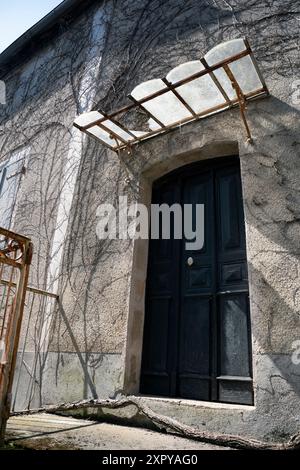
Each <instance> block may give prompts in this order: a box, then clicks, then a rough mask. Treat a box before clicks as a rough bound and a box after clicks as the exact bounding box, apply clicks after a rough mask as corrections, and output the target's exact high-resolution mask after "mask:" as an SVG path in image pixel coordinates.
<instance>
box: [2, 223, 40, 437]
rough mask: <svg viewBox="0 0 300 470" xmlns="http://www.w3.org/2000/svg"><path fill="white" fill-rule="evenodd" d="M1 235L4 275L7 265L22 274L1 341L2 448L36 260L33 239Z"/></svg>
mask: <svg viewBox="0 0 300 470" xmlns="http://www.w3.org/2000/svg"><path fill="white" fill-rule="evenodd" d="M0 236H2V237H4V243H5V248H4V249H3V248H2V249H0V268H1V272H2V268H3V265H5V266H11V267H12V268H17V269H18V272H19V276H18V280H17V283H16V284H15V283H14V282H12V281H13V279H11V281H8V284H9V286H11V287H15V288H16V292H15V294H14V297H13V302H12V305H11V306H10V307H8V308H9V309H10V311H8V312H5V314H7V315H9V317H8V318H9V321H8V328H7V332H6V333H5V334H4V337H3V338H0V339H2V340H4V345H5V349H4V357H5V360H4V362H3V363H2V364H0V445H2V444H3V443H4V436H5V430H6V423H7V420H8V418H9V415H10V407H11V392H12V385H13V378H14V372H15V366H16V359H17V352H18V345H19V339H20V331H21V325H22V319H23V312H24V305H25V296H26V290H27V284H28V277H29V270H30V264H31V261H32V253H33V244H32V242H31V240H30V239H29V238H27V237H24V236H22V235H19V234H17V233H14V232H11V231H10V230H6V229H4V228H1V227H0ZM2 237H1V238H2ZM19 253H20V254H19ZM18 254H19V255H18ZM6 308H7V306H6Z"/></svg>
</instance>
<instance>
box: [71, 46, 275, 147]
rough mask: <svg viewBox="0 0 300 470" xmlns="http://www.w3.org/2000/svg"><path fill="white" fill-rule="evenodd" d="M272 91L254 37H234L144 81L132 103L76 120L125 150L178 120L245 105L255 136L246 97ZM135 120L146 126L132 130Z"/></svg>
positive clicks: (178, 123)
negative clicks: (251, 41) (252, 41)
mask: <svg viewBox="0 0 300 470" xmlns="http://www.w3.org/2000/svg"><path fill="white" fill-rule="evenodd" d="M266 95H268V89H267V86H266V84H265V82H264V79H263V77H262V74H261V73H260V71H259V68H258V65H257V63H256V60H255V58H254V56H253V52H252V50H251V47H250V45H249V43H248V41H247V40H246V39H233V40H232V41H227V42H224V43H222V44H219V45H218V46H216V47H214V48H213V49H211V50H210V51H209V52H208V53H207V54H206V55H205V56H204V57H203V58H201V59H199V60H194V61H191V62H186V63H184V64H181V65H179V66H177V67H175V68H174V69H172V70H171V71H170V72H169V73H168V75H167V76H166V77H165V78H155V79H153V80H149V81H146V82H144V83H141V84H140V85H138V86H137V87H135V88H134V90H132V92H131V94H130V95H129V96H128V98H129V99H130V100H131V101H132V103H130V104H129V105H128V106H125V107H123V108H121V109H119V110H118V111H114V112H112V113H109V114H106V113H104V112H103V111H91V112H89V113H85V114H82V115H80V116H79V117H78V118H77V119H76V120H75V122H74V126H75V127H77V128H79V129H80V130H81V131H82V132H85V133H86V134H88V135H91V136H92V137H94V138H96V139H97V140H99V141H101V142H102V143H103V144H104V145H106V146H107V147H109V148H110V149H112V150H115V151H119V150H122V149H126V148H128V147H130V146H132V145H133V144H136V143H139V142H141V141H143V140H145V139H147V138H149V137H152V136H154V135H158V134H162V133H165V132H167V131H169V130H171V129H173V128H175V127H177V126H181V125H183V124H186V123H188V122H191V121H194V120H197V119H201V118H205V117H206V116H209V115H211V114H214V113H217V112H220V111H223V110H225V109H228V108H231V107H234V106H239V108H240V112H241V117H242V120H243V122H244V125H245V127H246V131H247V137H248V139H249V140H250V139H251V133H250V129H249V126H248V123H247V120H246V116H245V106H246V102H248V101H250V100H253V99H254V98H258V97H261V96H266ZM133 112H135V117H134V118H132V113H133ZM141 116H143V117H144V119H143V121H144V122H143V125H142V123H141V121H142V119H141ZM134 120H135V121H136V122H137V126H138V127H142V129H141V130H132V128H131V127H132V121H134ZM134 125H136V123H135V122H134Z"/></svg>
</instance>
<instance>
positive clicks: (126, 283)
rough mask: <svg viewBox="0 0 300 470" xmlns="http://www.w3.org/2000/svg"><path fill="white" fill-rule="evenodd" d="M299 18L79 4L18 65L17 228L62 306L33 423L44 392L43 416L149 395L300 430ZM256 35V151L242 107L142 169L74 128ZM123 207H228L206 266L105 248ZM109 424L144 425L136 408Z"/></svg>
mask: <svg viewBox="0 0 300 470" xmlns="http://www.w3.org/2000/svg"><path fill="white" fill-rule="evenodd" d="M83 4H84V5H83ZM298 13H299V12H297V2H295V1H293V0H291V1H288V0H285V1H284V2H279V1H278V2H277V1H274V2H272V3H270V2H267V1H263V2H256V1H254V2H250V3H249V2H246V1H242V2H238V3H237V2H223V1H221V0H220V1H219V0H216V1H210V0H207V1H197V0H187V1H184V2H183V1H180V0H166V1H161V0H155V1H152V2H149V1H146V0H139V1H132V0H124V1H121V2H118V1H113V0H111V1H110V0H108V1H100V0H99V1H88V2H80V1H75V0H73V1H69V0H67V1H65V2H63V3H62V4H61V5H60V6H59V7H58V8H57V9H56V10H54V11H53V12H52V13H51V14H50V15H48V16H47V17H46V18H45V19H44V20H42V21H41V22H40V23H38V24H37V25H36V26H35V27H33V28H32V30H30V31H29V32H28V33H26V34H25V35H24V36H22V37H21V38H20V39H19V40H17V41H16V42H15V43H14V44H13V45H12V46H10V48H8V49H7V50H6V51H4V52H3V53H2V54H1V55H0V74H1V75H0V79H1V80H2V82H4V83H5V88H6V100H5V104H2V105H0V123H1V130H0V155H1V160H0V171H1V176H0V184H1V186H0V188H1V199H0V214H1V222H0V225H1V226H5V227H10V228H11V229H13V230H15V231H17V232H19V233H22V234H24V235H25V236H27V237H30V238H31V239H32V241H33V244H34V258H33V265H32V268H31V281H30V283H31V285H33V286H35V287H37V288H39V289H43V290H47V291H51V292H55V293H57V294H58V295H59V302H58V305H57V306H56V308H52V307H51V308H50V307H49V308H47V306H46V308H45V309H44V316H43V318H42V319H41V318H35V319H34V321H33V320H32V319H31V320H30V326H29V333H27V336H26V342H25V346H24V348H23V350H22V353H21V352H20V354H19V360H18V371H17V373H19V374H20V380H19V383H20V385H19V387H18V390H15V394H16V397H17V398H16V401H17V407H18V408H23V407H24V405H25V403H24V400H25V397H26V396H27V391H28V383H29V382H30V383H31V382H32V380H34V386H33V387H31V389H32V390H33V392H34V393H33V394H32V395H31V399H30V406H32V407H36V406H42V405H46V404H55V403H61V402H74V401H78V400H81V399H84V398H89V397H92V398H111V399H118V398H120V397H121V396H123V395H134V396H137V397H138V399H139V401H140V403H142V404H144V405H146V406H148V407H149V408H150V409H151V410H153V411H154V412H156V413H159V414H160V415H163V416H167V417H171V418H174V419H176V420H177V421H179V422H180V423H181V424H183V425H188V426H192V427H194V428H195V429H199V430H201V431H208V432H211V433H212V432H215V433H219V434H220V433H224V434H231V435H232V434H233V435H240V436H245V437H249V438H258V439H260V440H263V441H272V442H278V441H284V440H288V439H289V438H290V437H291V436H292V435H294V434H295V433H297V432H299V421H300V364H299V362H300V361H299V354H298V352H297V351H298V350H299V340H300V289H299V285H300V284H299V273H300V265H299V254H300V193H299V189H300V163H299V110H300V98H299V91H298V90H299V25H298V20H297V15H298ZM240 37H247V38H248V40H249V42H250V44H251V46H252V48H253V50H254V53H255V56H256V58H257V60H258V62H259V66H260V69H261V70H262V72H263V74H264V77H265V80H266V82H267V85H268V89H269V92H270V96H268V97H267V98H265V99H262V100H257V101H253V102H252V103H250V104H249V106H248V109H247V116H248V121H249V126H250V128H251V132H252V135H253V142H252V143H250V142H247V140H246V138H245V131H244V128H243V125H242V123H241V120H240V115H239V112H238V109H230V110H228V111H226V112H224V113H220V114H216V115H214V116H211V117H209V118H207V119H203V120H199V121H196V122H193V123H191V124H188V125H187V126H184V127H181V128H179V129H176V130H174V131H172V132H169V133H167V134H165V135H160V136H156V137H153V138H152V139H149V140H147V141H145V142H143V143H141V144H139V145H138V146H135V147H134V149H133V151H132V153H129V154H126V155H124V156H123V157H122V158H120V156H119V155H118V154H117V153H116V152H113V151H111V150H108V149H107V148H106V147H105V146H102V145H101V144H99V142H96V141H94V140H93V139H91V138H89V137H87V136H84V135H83V134H82V133H81V132H80V131H79V130H78V129H76V128H74V127H73V122H74V120H75V118H76V117H77V116H78V115H80V114H81V113H84V112H87V111H90V110H95V109H104V110H107V111H110V110H112V109H117V108H118V107H121V106H122V105H124V103H126V96H127V95H128V94H129V93H130V92H131V90H132V89H133V88H134V87H135V86H136V85H138V84H139V83H141V82H143V81H146V80H150V79H153V78H158V77H163V76H165V75H166V74H167V73H168V72H169V71H170V70H171V69H172V68H174V67H176V66H177V65H179V64H181V63H183V62H187V61H190V60H197V59H198V58H200V57H202V56H204V54H205V53H206V52H207V51H208V50H210V49H212V48H213V47H214V46H216V45H217V44H219V43H222V42H224V41H227V40H232V39H235V38H240ZM140 118H141V120H142V119H143V116H142V115H141V117H140ZM179 188H180V194H181V195H180V196H178V194H177V193H178V191H179ZM199 194H200V196H199ZM201 195H202V196H201ZM119 196H127V198H128V202H129V203H133V202H143V203H144V204H145V205H146V206H149V205H150V204H151V201H153V202H157V203H163V202H166V201H169V202H171V203H173V202H183V201H192V202H195V201H197V200H201V201H204V200H205V201H207V204H210V203H211V201H212V200H214V203H213V204H212V203H211V204H212V205H211V206H209V217H210V219H209V223H208V224H206V225H207V227H208V229H207V230H208V232H207V233H206V234H205V237H206V238H205V240H206V244H205V249H204V251H202V252H199V253H194V252H193V253H192V254H188V253H185V252H183V251H182V246H181V247H179V246H178V244H176V243H175V244H172V243H171V241H169V242H167V243H165V242H164V243H161V244H160V243H159V242H158V243H157V244H156V245H155V244H153V242H152V241H150V242H148V241H147V240H141V239H136V240H130V239H126V240H120V239H117V240H108V239H107V240H99V238H98V237H97V233H96V227H97V224H98V222H99V216H98V215H97V214H98V212H97V209H98V207H99V205H100V204H107V203H110V204H113V205H114V206H116V205H117V203H118V198H119ZM197 198H198V199H197ZM199 198H200V199H199ZM201 198H202V199H201ZM205 250H206V251H205ZM189 258H193V259H192V265H191V266H189V262H188V259H189ZM190 268H192V269H190ZM247 273H248V274H247ZM224 293H225V295H223V297H222V294H224ZM200 297H201V299H200ZM193 299H196V300H193ZM197 299H198V300H199V299H200V300H199V302H198V300H197ZM197 302H198V303H197ZM170 305H171V307H170ZM28 322H29V318H27V317H26V316H25V319H24V331H23V336H22V338H23V343H24V341H25V340H24V338H25V335H26V325H27V324H29V323H28ZM22 338H21V342H22ZM297 348H298V349H297ZM143 351H144V352H143ZM33 377H34V379H33ZM103 413H104V414H105V415H106V416H107V419H108V418H111V419H112V416H113V415H118V416H119V419H121V418H122V417H123V418H124V419H125V418H126V419H131V422H133V423H134V422H135V420H137V418H136V410H135V408H134V407H133V406H128V407H125V408H123V409H122V411H119V412H116V411H114V412H111V411H109V410H105V408H103Z"/></svg>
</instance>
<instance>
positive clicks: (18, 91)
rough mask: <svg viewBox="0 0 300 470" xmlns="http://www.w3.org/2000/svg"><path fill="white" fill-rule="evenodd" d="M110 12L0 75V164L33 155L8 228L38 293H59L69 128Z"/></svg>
mask: <svg viewBox="0 0 300 470" xmlns="http://www.w3.org/2000/svg"><path fill="white" fill-rule="evenodd" d="M91 12H92V14H90V13H91ZM110 13H111V6H110V5H109V4H108V3H107V2H100V3H98V5H96V6H95V7H94V9H92V10H91V11H90V12H87V13H86V14H85V15H83V16H82V17H80V18H79V19H77V20H76V21H75V22H73V23H72V24H71V25H61V33H60V35H59V36H58V37H56V38H55V40H54V41H52V42H50V43H49V41H48V42H46V43H45V45H44V46H42V47H41V48H40V49H38V50H37V52H36V53H35V54H32V55H29V57H28V61H25V62H24V63H22V64H20V66H19V67H17V68H15V69H14V68H13V69H12V70H11V72H9V73H8V75H7V76H4V77H1V79H2V80H4V81H5V84H6V89H7V97H6V102H7V104H6V106H1V107H0V122H1V128H0V155H1V160H0V161H1V162H2V161H5V160H6V159H7V158H9V157H10V155H11V154H12V153H13V152H16V151H17V150H18V149H23V148H25V149H27V150H28V151H29V155H28V161H27V163H26V174H25V175H24V176H22V179H21V184H20V187H19V191H18V197H17V201H16V204H15V207H14V218H13V224H12V226H11V228H12V229H14V230H15V231H18V232H20V233H23V234H24V235H26V236H29V237H30V238H31V239H32V241H33V244H34V257H33V263H32V268H31V276H30V284H31V285H33V286H35V287H38V288H40V289H46V290H49V291H54V292H56V291H57V288H58V281H59V267H60V264H61V258H62V248H63V247H64V242H65V236H66V229H67V224H68V220H69V212H70V208H71V204H72V198H73V194H74V187H75V185H76V179H77V173H78V168H79V164H80V158H81V153H82V149H83V146H84V139H83V137H82V135H81V133H80V132H78V131H76V130H75V129H73V128H72V123H73V121H74V118H75V116H77V115H78V114H79V113H81V112H84V111H86V110H88V109H90V107H91V106H93V104H94V102H93V97H94V94H95V84H96V76H95V74H97V73H98V72H99V68H100V67H101V58H102V49H103V47H104V44H105V39H106V32H107V28H108V20H109V17H110ZM74 44H76V48H75V47H74ZM0 223H1V221H0ZM38 302H40V305H41V302H43V301H41V299H37V301H36V303H35V310H37V306H38ZM28 313H29V312H27V311H26V312H25V322H24V329H23V333H22V339H21V344H22V342H23V338H24V335H25V333H26V324H25V323H26V316H27V315H28ZM49 313H51V312H49V311H48V310H47V308H44V309H43V310H40V311H39V312H38V311H34V315H33V316H32V318H31V325H30V331H29V336H28V340H27V343H26V354H25V363H26V365H25V366H24V364H23V366H22V369H21V377H20V384H21V386H22V390H21V391H20V395H21V396H20V397H19V398H20V402H19V406H21V407H22V406H24V403H26V400H27V399H28V390H29V389H30V387H31V383H32V381H34V375H36V377H37V379H38V382H39V383H38V384H34V388H36V392H35V394H36V397H34V398H33V402H35V403H36V404H38V403H39V402H40V400H41V396H40V395H41V385H42V374H43V371H44V368H45V362H46V359H47V354H43V352H41V353H40V349H43V350H45V349H46V345H47V336H48V334H49V332H48V329H49V324H50V320H51V316H50V317H49V318H46V317H47V316H48V314H49ZM41 338H42V339H41ZM41 344H42V348H41ZM20 349H21V348H20ZM36 360H37V368H36V370H35V373H33V374H32V371H33V370H34V369H35V366H34V362H35V361H36ZM18 373H19V370H17V375H18ZM31 375H32V377H31ZM36 385H37V386H36ZM22 395H23V396H22ZM25 396H26V398H25ZM23 399H24V401H23ZM36 400H38V401H36Z"/></svg>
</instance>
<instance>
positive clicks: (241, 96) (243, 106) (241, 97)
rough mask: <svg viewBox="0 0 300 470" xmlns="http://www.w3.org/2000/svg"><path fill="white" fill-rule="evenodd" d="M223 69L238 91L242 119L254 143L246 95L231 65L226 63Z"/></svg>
mask: <svg viewBox="0 0 300 470" xmlns="http://www.w3.org/2000/svg"><path fill="white" fill-rule="evenodd" d="M223 69H224V71H225V73H226V75H227V76H228V78H229V80H230V82H231V85H232V88H233V89H234V91H235V93H236V97H237V99H238V102H239V108H240V113H241V117H242V121H243V123H244V125H245V128H246V132H247V142H249V143H252V142H253V139H252V135H251V131H250V128H249V125H248V122H247V119H246V113H245V111H246V109H247V107H246V99H245V96H244V94H243V92H242V90H241V88H240V86H239V84H238V82H237V81H236V79H235V77H234V75H233V73H232V72H231V70H230V68H229V66H228V65H224V66H223Z"/></svg>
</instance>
